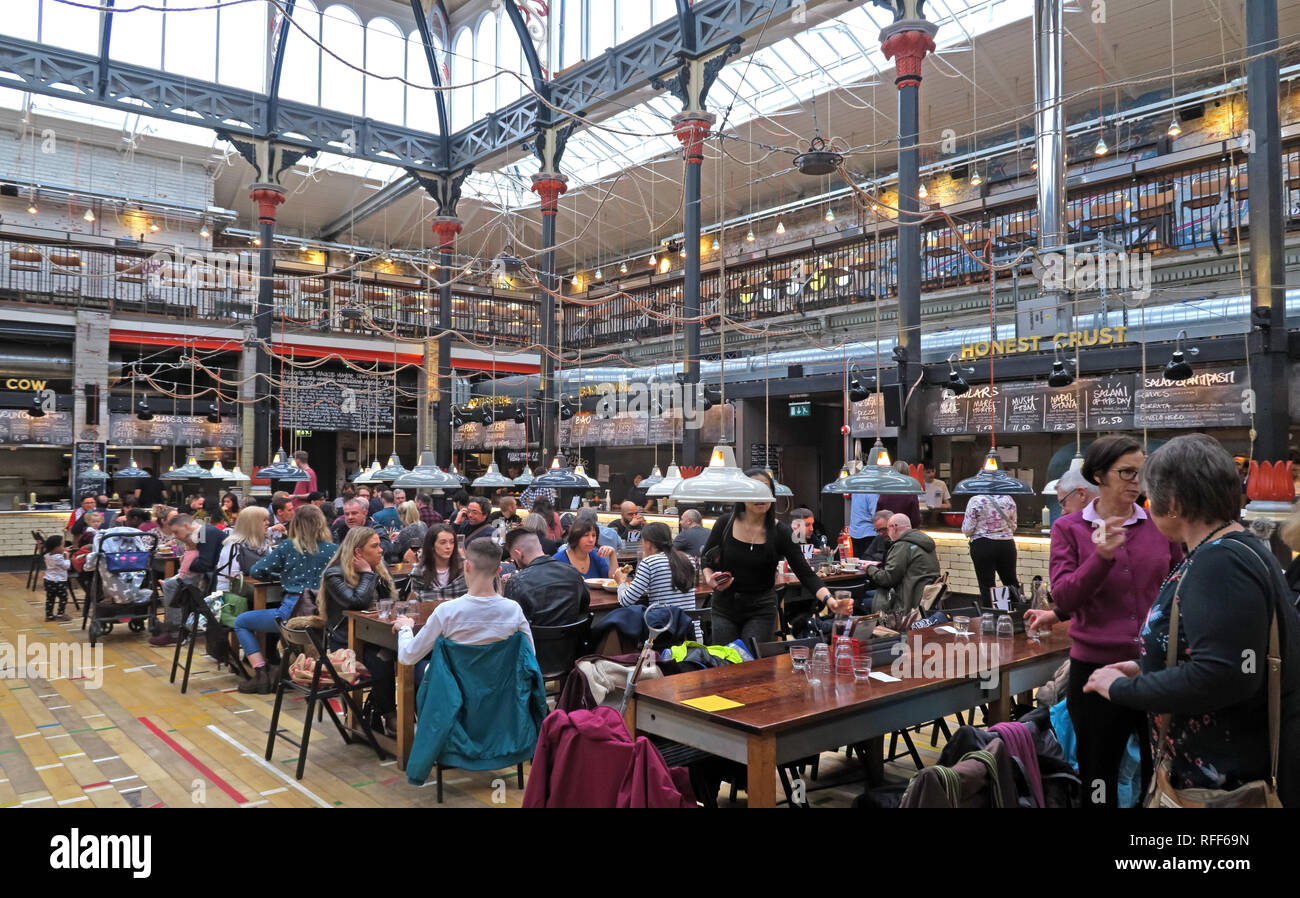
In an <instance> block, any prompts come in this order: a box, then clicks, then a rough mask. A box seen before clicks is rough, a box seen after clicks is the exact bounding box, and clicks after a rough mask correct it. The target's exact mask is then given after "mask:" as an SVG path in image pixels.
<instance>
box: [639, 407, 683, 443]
mask: <svg viewBox="0 0 1300 898" xmlns="http://www.w3.org/2000/svg"><path fill="white" fill-rule="evenodd" d="M681 439H682V416H681V412H680V411H678V410H677V409H673V411H672V416H671V417H664V416H662V415H653V416H651V418H650V421H649V433H648V435H647V440H648V441H649V442H650V443H651V444H655V443H678V442H681Z"/></svg>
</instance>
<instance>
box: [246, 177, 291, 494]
mask: <svg viewBox="0 0 1300 898" xmlns="http://www.w3.org/2000/svg"><path fill="white" fill-rule="evenodd" d="M249 196H251V197H252V198H253V201H254V202H256V203H257V224H258V237H259V239H260V240H261V241H262V247H261V249H260V250H259V252H258V254H257V274H258V277H257V306H256V312H255V314H254V316H253V323H254V325H255V328H256V336H257V340H258V346H257V375H258V376H257V380H256V381H254V383H255V385H256V390H255V392H254V395H255V396H256V397H257V401H256V402H255V403H254V404H253V466H254V467H258V468H260V467H263V466H265V465H266V464H267V463H268V462H269V461H270V460H271V449H270V443H271V395H272V392H273V391H272V390H271V353H270V345H271V321H272V312H273V310H274V305H275V302H274V299H273V297H272V288H273V287H274V286H275V259H274V253H273V252H272V249H271V244H272V242H273V241H274V240H275V214H276V207H277V206H279V205H280V204H281V203H283V202H284V188H283V187H280V186H278V185H276V184H254V185H253V187H252V193H250V194H249ZM281 391H283V385H282V386H281ZM281 395H282V392H281Z"/></svg>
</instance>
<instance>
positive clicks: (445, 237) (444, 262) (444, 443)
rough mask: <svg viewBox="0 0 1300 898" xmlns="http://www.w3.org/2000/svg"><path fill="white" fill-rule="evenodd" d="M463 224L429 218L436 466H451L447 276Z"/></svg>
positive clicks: (449, 331) (448, 278)
mask: <svg viewBox="0 0 1300 898" xmlns="http://www.w3.org/2000/svg"><path fill="white" fill-rule="evenodd" d="M463 226H464V223H463V222H462V221H461V220H460V219H459V218H456V217H454V216H450V215H447V216H440V217H438V218H435V219H434V220H433V233H434V235H435V236H436V237H437V238H438V283H439V285H440V286H439V287H438V420H437V422H436V424H435V426H434V437H433V442H434V451H435V454H436V456H437V459H438V467H440V468H442V469H443V470H444V471H445V470H447V468H448V467H449V466H450V465H451V395H452V391H451V279H452V271H451V268H452V262H453V258H452V256H453V254H454V253H455V252H456V235H457V234H459V233H460V232H461V228H462V227H463Z"/></svg>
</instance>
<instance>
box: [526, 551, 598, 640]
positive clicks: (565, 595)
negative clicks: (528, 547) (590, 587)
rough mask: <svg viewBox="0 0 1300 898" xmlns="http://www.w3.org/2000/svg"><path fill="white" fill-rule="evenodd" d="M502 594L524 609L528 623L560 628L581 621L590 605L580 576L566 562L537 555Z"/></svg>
mask: <svg viewBox="0 0 1300 898" xmlns="http://www.w3.org/2000/svg"><path fill="white" fill-rule="evenodd" d="M505 596H506V598H508V599H514V600H515V601H516V602H518V603H519V606H520V607H521V608H523V609H524V617H526V618H528V623H529V624H531V625H533V626H538V627H562V626H564V625H565V624H571V623H573V622H574V621H577V620H581V619H582V618H583V616H584V615H586V613H587V609H588V608H589V607H590V605H591V593H589V592H588V591H587V584H586V583H585V582H583V579H582V575H581V574H579V573H578V572H577V571H576V570H574V569H573V568H572V567H570V566H569V565H567V564H561V563H560V562H558V561H556V560H555V559H554V558H551V557H550V556H547V555H539V556H538V557H536V558H534V559H533V560H532V562H531V563H530V564H529V565H528V566H527V567H525V568H521V569H520V570H518V571H516V572H515V573H514V574H513V575H512V576H511V577H510V579H509V580H507V581H506V589H505Z"/></svg>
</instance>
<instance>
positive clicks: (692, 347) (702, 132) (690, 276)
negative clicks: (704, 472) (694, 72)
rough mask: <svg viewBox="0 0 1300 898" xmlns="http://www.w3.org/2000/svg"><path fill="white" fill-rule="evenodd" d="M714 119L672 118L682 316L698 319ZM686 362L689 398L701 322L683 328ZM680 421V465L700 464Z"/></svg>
mask: <svg viewBox="0 0 1300 898" xmlns="http://www.w3.org/2000/svg"><path fill="white" fill-rule="evenodd" d="M713 121H714V118H713V116H712V115H711V114H710V113H707V112H683V113H680V114H679V115H675V116H673V133H674V134H675V135H677V139H678V140H680V141H681V142H682V150H683V153H684V155H685V158H686V210H685V212H686V215H685V219H686V220H685V231H684V236H683V237H682V242H683V243H684V245H685V249H686V271H685V274H686V283H685V289H684V290H683V293H682V315H683V317H685V318H687V319H698V318H699V317H700V192H701V187H700V166H701V164H702V163H703V162H704V139H705V138H706V137H708V136H709V128H710V127H711V126H712V125H713ZM685 329H686V361H685V364H684V365H683V367H682V393H683V394H685V395H690V394H692V393H693V391H694V389H695V385H696V384H698V383H699V382H700V322H699V321H697V320H690V321H689V322H688V323H687V324H686V328H685ZM685 425H686V422H685V420H683V421H682V462H683V463H684V464H688V465H695V464H699V458H700V431H699V430H698V429H697V428H692V427H686V426H685Z"/></svg>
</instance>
